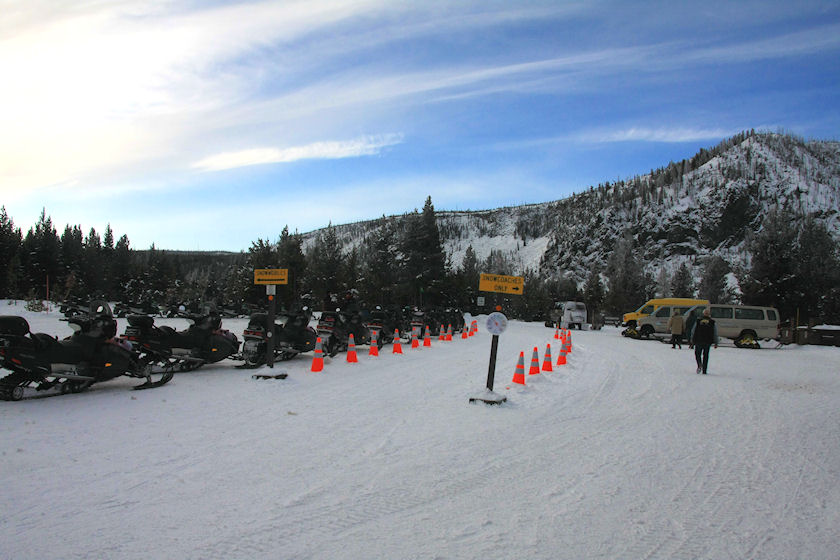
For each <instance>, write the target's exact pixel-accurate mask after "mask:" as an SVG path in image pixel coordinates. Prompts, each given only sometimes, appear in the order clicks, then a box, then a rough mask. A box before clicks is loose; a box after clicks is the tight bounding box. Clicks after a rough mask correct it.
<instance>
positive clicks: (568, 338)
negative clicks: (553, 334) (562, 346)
mask: <svg viewBox="0 0 840 560" xmlns="http://www.w3.org/2000/svg"><path fill="white" fill-rule="evenodd" d="M571 353H572V333H571V331H570V332H569V334H568V335H566V354H571Z"/></svg>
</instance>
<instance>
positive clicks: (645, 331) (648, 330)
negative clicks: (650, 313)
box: [639, 325, 653, 338]
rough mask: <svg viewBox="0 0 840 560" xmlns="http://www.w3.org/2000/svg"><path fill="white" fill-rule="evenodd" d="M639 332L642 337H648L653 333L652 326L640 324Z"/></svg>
mask: <svg viewBox="0 0 840 560" xmlns="http://www.w3.org/2000/svg"><path fill="white" fill-rule="evenodd" d="M639 334H640V335H641V336H642V338H650V335H652V334H653V327H652V326H650V325H642V328H641V330H640V331H639Z"/></svg>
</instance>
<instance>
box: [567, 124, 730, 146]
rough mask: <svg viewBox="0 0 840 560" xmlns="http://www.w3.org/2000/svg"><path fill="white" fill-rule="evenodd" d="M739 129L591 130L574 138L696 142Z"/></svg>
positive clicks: (613, 140) (725, 134)
mask: <svg viewBox="0 0 840 560" xmlns="http://www.w3.org/2000/svg"><path fill="white" fill-rule="evenodd" d="M740 130H741V129H732V130H726V129H722V128H686V127H677V128H667V127H661V128H646V127H630V128H624V129H620V130H592V131H588V132H583V133H581V134H578V135H576V136H575V137H574V140H577V141H578V142H590V143H599V142H669V143H673V142H696V141H698V140H716V139H721V138H725V137H727V136H732V135H734V134H737V133H738V132H740Z"/></svg>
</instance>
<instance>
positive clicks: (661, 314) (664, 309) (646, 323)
mask: <svg viewBox="0 0 840 560" xmlns="http://www.w3.org/2000/svg"><path fill="white" fill-rule="evenodd" d="M692 307H694V306H692V305H663V306H661V307H659V308H658V309H657V310H656V311H654V312H653V313H651V314H650V315H648V316H647V317H642V318H641V319H639V321H638V323H637V327H636V330H637V331H638V333H639V336H640V337H641V338H650V337H651V336H652V335H653V334H654V333H655V334H668V321H669V320H670V318H671V315H673V314H674V311H676V312H677V314H678V315H683V314H684V313H685V312H686V311H688V310H689V309H691V308H692ZM703 307H705V306H701V309H702V308H703Z"/></svg>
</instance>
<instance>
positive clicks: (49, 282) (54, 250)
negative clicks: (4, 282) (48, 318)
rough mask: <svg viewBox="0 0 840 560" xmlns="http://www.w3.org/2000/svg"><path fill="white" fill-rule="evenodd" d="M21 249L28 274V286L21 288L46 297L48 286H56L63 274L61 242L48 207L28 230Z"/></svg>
mask: <svg viewBox="0 0 840 560" xmlns="http://www.w3.org/2000/svg"><path fill="white" fill-rule="evenodd" d="M21 249H22V250H21V252H20V255H21V264H22V266H23V269H24V271H25V272H26V276H27V277H26V286H22V287H21V288H24V289H25V290H26V291H28V292H30V293H32V294H33V295H34V296H35V297H36V298H42V299H43V298H46V296H47V287H48V286H54V285H55V281H56V279H57V278H59V277H60V276H61V268H60V266H59V253H60V242H59V238H58V235H57V233H56V230H55V227H53V224H52V219H51V218H50V217H49V216H47V211H46V209H43V210H41V216H40V218H38V222H37V223H36V224H35V227H34V228H30V229H29V231H28V232H27V234H26V237H25V238H24V239H23V243H22V245H21ZM50 290H52V288H50ZM50 295H51V296H52V292H51V294H50Z"/></svg>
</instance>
